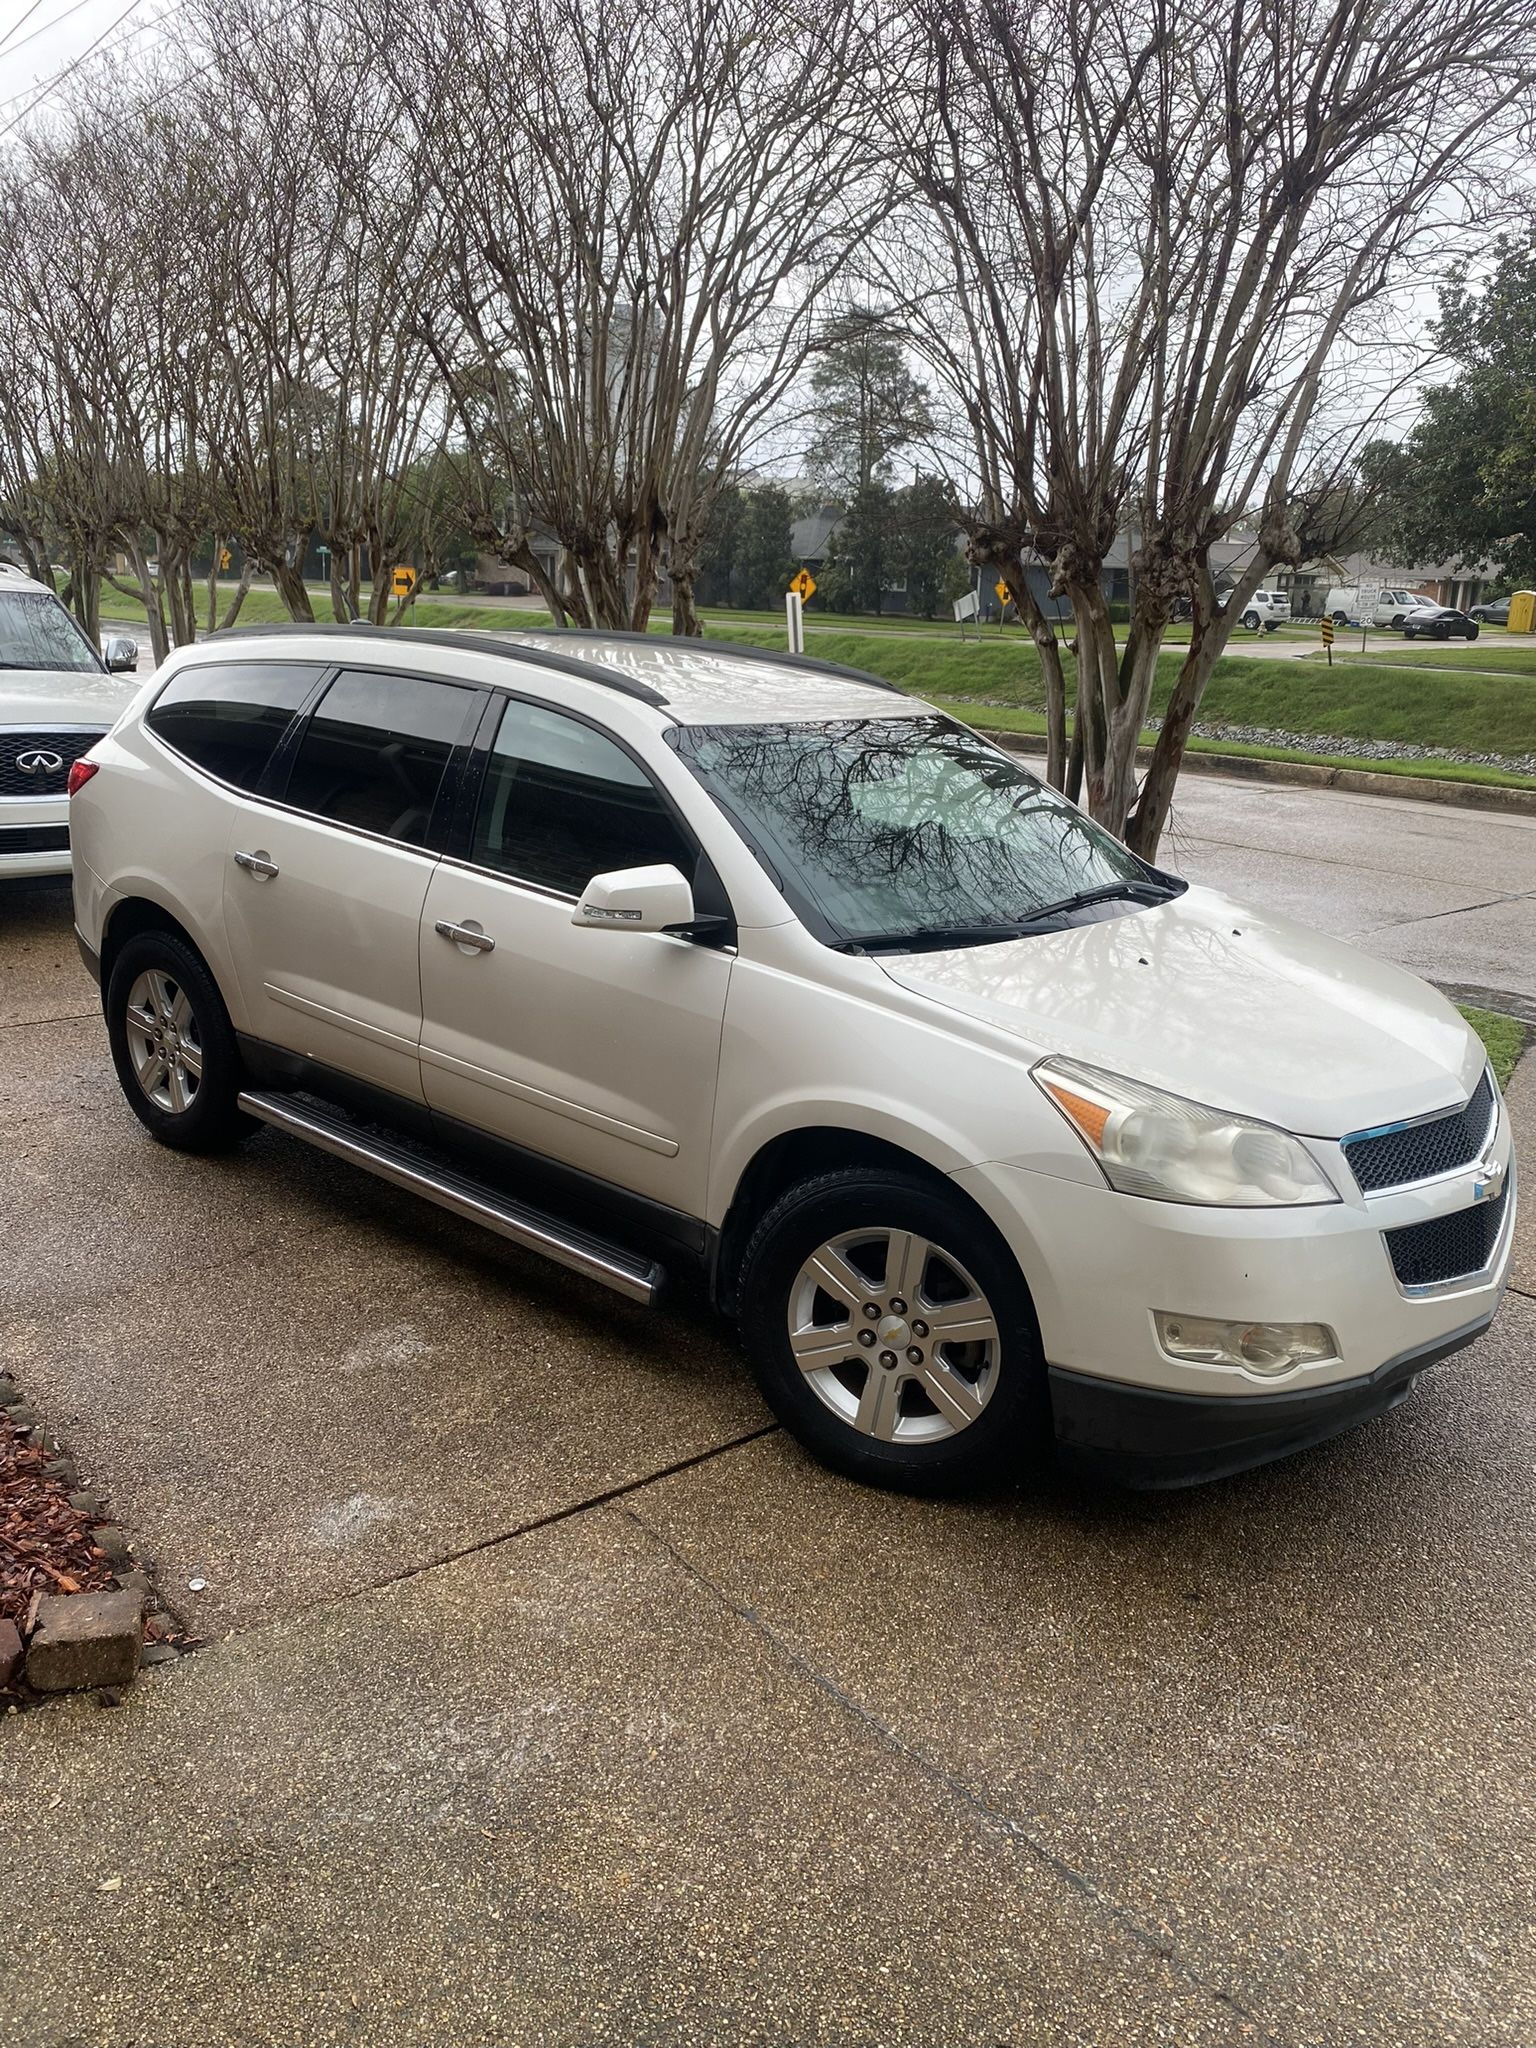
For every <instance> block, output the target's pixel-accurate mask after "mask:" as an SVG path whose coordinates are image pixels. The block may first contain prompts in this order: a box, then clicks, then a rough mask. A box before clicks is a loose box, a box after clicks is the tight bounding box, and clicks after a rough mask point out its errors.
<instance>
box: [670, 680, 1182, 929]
mask: <svg viewBox="0 0 1536 2048" xmlns="http://www.w3.org/2000/svg"><path fill="white" fill-rule="evenodd" d="M669 737H670V739H671V740H672V743H673V745H674V746H675V747H676V748H677V750H678V752H679V753H680V754H681V755H682V756H683V758H684V759H685V760H686V761H687V762H688V764H689V766H690V767H691V768H692V769H693V771H694V773H695V774H696V775H697V776H698V777H699V779H700V780H701V781H702V782H703V783H704V785H705V787H706V788H707V789H709V790H710V792H711V793H712V794H713V795H714V796H715V798H716V800H717V801H718V802H719V803H720V804H721V805H722V807H723V808H724V809H725V810H727V811H728V812H729V813H730V814H731V815H732V816H733V817H735V818H736V819H737V820H738V821H739V822H740V823H741V825H742V826H743V827H744V829H745V830H746V833H747V836H748V837H749V838H750V839H752V840H753V841H754V842H755V843H756V844H757V845H758V846H759V847H760V848H761V850H762V852H763V853H764V855H765V856H766V857H767V858H768V859H769V860H770V861H772V862H773V864H774V865H775V866H776V867H777V868H778V870H779V878H780V880H781V882H782V883H783V885H784V887H785V889H786V892H787V893H788V894H789V895H790V897H791V900H792V901H794V903H795V907H796V909H797V910H799V911H800V912H801V914H802V916H804V914H805V911H806V908H807V905H808V906H809V908H810V909H811V911H812V912H813V915H812V916H811V917H809V918H807V919H806V921H807V922H808V923H810V924H811V926H812V928H813V929H814V928H815V927H816V925H817V924H818V922H819V923H820V924H821V925H822V926H823V927H827V926H830V927H831V935H832V936H833V938H834V939H835V940H847V941H853V942H859V943H863V942H869V941H874V942H879V941H882V940H883V941H886V942H890V941H891V940H895V939H901V938H919V939H920V938H922V937H924V936H931V937H933V938H935V939H939V938H942V937H944V936H948V937H951V938H952V939H953V942H954V943H956V944H964V943H974V942H977V941H980V940H983V939H986V938H1009V937H1012V936H1013V935H1014V934H1015V933H1016V932H1017V931H1018V929H1019V927H1020V925H1021V923H1024V922H1027V921H1028V920H1030V919H1031V918H1034V917H1039V916H1041V915H1055V914H1058V913H1060V912H1061V911H1062V909H1063V908H1064V906H1066V905H1067V904H1068V902H1069V901H1070V900H1071V899H1076V898H1080V897H1082V896H1083V895H1084V894H1085V893H1089V892H1103V893H1104V894H1106V895H1111V896H1114V895H1120V894H1123V893H1127V892H1134V893H1135V894H1138V895H1142V897H1143V900H1151V898H1152V897H1154V896H1166V895H1169V894H1172V893H1174V892H1175V891H1176V890H1177V889H1178V888H1179V887H1180V885H1179V884H1178V883H1175V882H1173V881H1172V880H1171V879H1170V878H1169V877H1167V876H1163V875H1160V874H1158V872H1157V870H1156V869H1154V868H1149V867H1148V866H1147V865H1146V864H1145V863H1144V862H1143V861H1140V860H1138V859H1137V858H1136V856H1135V855H1134V854H1133V853H1131V852H1130V851H1129V850H1128V849H1127V848H1126V847H1124V846H1122V845H1121V844H1120V842H1119V841H1118V840H1117V839H1112V838H1111V837H1110V835H1109V834H1108V833H1107V832H1104V831H1102V830H1101V829H1100V828H1099V827H1098V826H1097V825H1095V824H1093V823H1091V822H1090V820H1089V819H1087V818H1085V817H1084V816H1083V814H1082V812H1081V811H1079V810H1078V809H1077V808H1076V807H1075V806H1074V805H1072V804H1069V803H1068V802H1067V801H1066V799H1065V798H1064V797H1060V796H1058V795H1057V794H1056V793H1055V792H1054V791H1053V790H1050V789H1048V788H1046V787H1045V786H1044V784H1042V783H1040V782H1038V781H1037V780H1036V779H1035V777H1034V776H1033V775H1031V774H1030V773H1029V772H1028V770H1027V769H1025V768H1023V767H1022V766H1020V765H1019V764H1018V763H1017V762H1016V761H1014V760H1013V759H1012V758H1011V757H1010V756H1009V755H1007V754H1004V753H1001V752H1000V751H999V750H998V749H997V748H995V747H991V746H988V745H987V744H986V742H985V741H984V740H981V739H978V738H977V737H976V735H975V734H974V733H970V732H967V731H966V730H965V728H964V727H963V726H959V725H956V724H954V723H953V722H952V721H951V720H950V719H947V718H938V717H919V718H879V719H850V720H847V721H840V722H838V723H835V724H826V725H748V726H742V725H702V726H685V727H682V728H677V729H674V731H673V732H672V733H671V734H670V735H669ZM821 935H823V936H825V935H826V934H825V930H823V933H822V934H821Z"/></svg>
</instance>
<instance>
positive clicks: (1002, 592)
mask: <svg viewBox="0 0 1536 2048" xmlns="http://www.w3.org/2000/svg"><path fill="white" fill-rule="evenodd" d="M992 588H993V589H994V590H995V591H996V592H997V604H998V612H997V630H998V632H999V633H1001V632H1002V630H1003V622H1004V620H1005V619H1006V618H1007V616H1008V607H1009V605H1011V604H1012V603H1013V592H1012V591H1011V590H1010V589H1009V588H1008V586H1007V584H1006V583H1005V582H1004V581H1003V579H1002V577H1001V576H999V577H998V579H997V581H996V582H995V583H994V584H993V586H992Z"/></svg>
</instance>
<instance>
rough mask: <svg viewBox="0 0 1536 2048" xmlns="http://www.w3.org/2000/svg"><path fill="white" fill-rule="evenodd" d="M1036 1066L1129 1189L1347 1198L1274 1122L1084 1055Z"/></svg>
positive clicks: (1288, 1204) (1113, 1181) (1188, 1198)
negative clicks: (1107, 1068)
mask: <svg viewBox="0 0 1536 2048" xmlns="http://www.w3.org/2000/svg"><path fill="white" fill-rule="evenodd" d="M1034 1075H1035V1079H1036V1080H1037V1081H1038V1082H1039V1083H1040V1086H1041V1087H1042V1088H1043V1089H1044V1090H1045V1092H1046V1094H1047V1095H1048V1096H1049V1097H1050V1098H1051V1100H1052V1102H1054V1103H1055V1105H1056V1107H1057V1108H1058V1109H1059V1110H1060V1111H1061V1113H1062V1115H1063V1116H1064V1117H1065V1118H1066V1119H1067V1121H1068V1123H1070V1124H1071V1126H1072V1128H1073V1129H1074V1130H1075V1131H1076V1132H1077V1134H1078V1136H1079V1137H1080V1138H1081V1139H1082V1141H1083V1143H1084V1144H1085V1145H1086V1146H1087V1147H1088V1150H1089V1151H1090V1152H1091V1153H1092V1154H1093V1156H1094V1158H1095V1159H1096V1160H1097V1161H1098V1162H1099V1165H1100V1166H1101V1167H1102V1168H1103V1171H1104V1177H1105V1179H1106V1180H1107V1181H1108V1182H1109V1184H1110V1186H1111V1187H1113V1188H1118V1189H1119V1190H1120V1192H1121V1194H1123V1195H1148V1196H1150V1197H1151V1198H1152V1199H1153V1200H1154V1201H1159V1202H1201V1203H1206V1204H1209V1205H1210V1206H1212V1207H1214V1208H1222V1209H1289V1208H1296V1207H1300V1206H1302V1205H1303V1204H1307V1203H1313V1202H1336V1201H1337V1200H1338V1199H1339V1196H1338V1190H1337V1189H1336V1188H1335V1187H1334V1185H1333V1183H1332V1182H1331V1181H1330V1180H1329V1179H1328V1178H1327V1176H1326V1175H1325V1174H1324V1173H1323V1171H1322V1169H1321V1167H1319V1166H1318V1164H1317V1162H1316V1160H1314V1159H1313V1157H1312V1155H1311V1153H1310V1152H1308V1151H1307V1149H1306V1147H1305V1146H1304V1145H1303V1144H1301V1143H1300V1142H1299V1141H1298V1140H1297V1139H1295V1138H1293V1137H1292V1136H1291V1135H1290V1133H1289V1132H1287V1131H1280V1130H1276V1129H1275V1127H1274V1125H1273V1124H1261V1123H1258V1122H1256V1121H1255V1120H1254V1119H1253V1118H1252V1117H1246V1116H1237V1115H1235V1114H1233V1112H1232V1111H1230V1110H1223V1109H1207V1108H1206V1107H1205V1105H1204V1104H1203V1103H1199V1102H1188V1101H1186V1100H1185V1098H1184V1097H1183V1096H1182V1095H1166V1094H1164V1092H1163V1090H1162V1089H1161V1088H1149V1087H1148V1086H1147V1085H1146V1083H1145V1082H1144V1081H1129V1080H1127V1079H1126V1078H1125V1076H1124V1075H1123V1074H1107V1073H1105V1072H1104V1070H1103V1069H1102V1068H1101V1067H1086V1066H1082V1065H1080V1064H1079V1063H1078V1062H1077V1061H1076V1060H1059V1059H1050V1060H1042V1061H1041V1063H1040V1065H1039V1066H1038V1067H1036V1068H1035V1069H1034Z"/></svg>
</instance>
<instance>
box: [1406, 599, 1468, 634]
mask: <svg viewBox="0 0 1536 2048" xmlns="http://www.w3.org/2000/svg"><path fill="white" fill-rule="evenodd" d="M1477 635H1478V624H1477V621H1476V619H1473V618H1469V617H1468V615H1467V614H1466V613H1465V612H1458V611H1453V610H1452V609H1451V607H1450V606H1449V605H1448V604H1434V605H1426V606H1425V607H1424V609H1423V610H1422V611H1417V612H1410V613H1409V614H1408V616H1407V618H1406V619H1404V621H1403V638H1404V639H1405V640H1418V639H1424V640H1454V639H1462V640H1475V639H1476V638H1477Z"/></svg>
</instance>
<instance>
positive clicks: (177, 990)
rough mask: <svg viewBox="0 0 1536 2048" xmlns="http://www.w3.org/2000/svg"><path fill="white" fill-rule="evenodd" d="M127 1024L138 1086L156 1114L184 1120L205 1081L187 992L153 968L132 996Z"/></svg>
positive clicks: (140, 978)
mask: <svg viewBox="0 0 1536 2048" xmlns="http://www.w3.org/2000/svg"><path fill="white" fill-rule="evenodd" d="M124 1021H125V1024H126V1027H127V1033H128V1056H129V1058H130V1059H131V1060H132V1061H133V1071H134V1073H135V1074H136V1075H137V1077H138V1083H139V1086H140V1087H141V1088H142V1089H143V1090H144V1093H145V1094H146V1095H147V1096H148V1097H149V1099H150V1101H151V1102H152V1103H154V1105H155V1107H156V1108H157V1109H165V1110H169V1111H170V1112H171V1114H172V1115H173V1116H180V1114H181V1113H182V1111H183V1110H186V1109H190V1108H191V1106H192V1103H193V1101H194V1099H195V1098H196V1095H197V1091H198V1088H199V1087H200V1086H201V1084H202V1079H203V1041H202V1035H201V1033H200V1032H199V1030H198V1028H197V1016H196V1013H195V1012H194V1010H193V1008H192V1004H191V1000H190V998H189V997H188V995H187V992H186V990H185V989H184V988H183V987H182V985H181V983H180V982H179V981H177V980H176V979H175V977H174V976H173V975H170V974H167V973H166V972H165V970H164V969H163V968H160V967H148V968H146V969H145V971H144V972H143V973H142V974H141V975H139V976H138V977H137V979H136V980H135V982H134V984H133V987H132V988H131V989H129V991H128V1007H127V1010H126V1012H125V1015H124Z"/></svg>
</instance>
